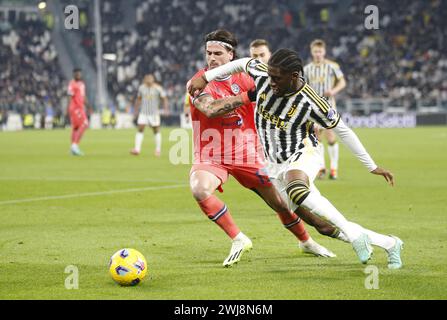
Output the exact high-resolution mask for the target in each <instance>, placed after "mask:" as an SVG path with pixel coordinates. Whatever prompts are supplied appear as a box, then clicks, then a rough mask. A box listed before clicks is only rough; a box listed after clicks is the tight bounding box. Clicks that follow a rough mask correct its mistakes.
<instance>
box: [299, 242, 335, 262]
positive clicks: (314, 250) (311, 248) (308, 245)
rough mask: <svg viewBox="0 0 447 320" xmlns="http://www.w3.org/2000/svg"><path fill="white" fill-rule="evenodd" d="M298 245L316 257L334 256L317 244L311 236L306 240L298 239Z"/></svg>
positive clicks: (303, 250)
mask: <svg viewBox="0 0 447 320" xmlns="http://www.w3.org/2000/svg"><path fill="white" fill-rule="evenodd" d="M299 247H300V248H301V251H302V252H304V253H310V254H313V255H315V256H317V257H324V258H334V257H336V255H335V253H333V252H332V251H330V250H328V249H326V248H325V247H323V246H322V245H320V244H318V243H317V242H315V241H314V240H313V239H312V238H309V240H307V241H300V243H299Z"/></svg>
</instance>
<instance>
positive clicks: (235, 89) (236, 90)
mask: <svg viewBox="0 0 447 320" xmlns="http://www.w3.org/2000/svg"><path fill="white" fill-rule="evenodd" d="M231 91H232V92H233V93H234V94H238V93H239V92H241V88H240V87H239V85H238V84H237V83H233V84H232V85H231Z"/></svg>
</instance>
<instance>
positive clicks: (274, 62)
mask: <svg viewBox="0 0 447 320" xmlns="http://www.w3.org/2000/svg"><path fill="white" fill-rule="evenodd" d="M268 65H269V66H271V67H277V68H280V69H281V70H283V71H286V72H295V71H297V72H299V73H300V75H301V74H303V61H302V60H301V58H300V56H299V55H298V52H296V51H293V50H290V49H279V50H277V51H275V53H273V54H272V56H271V57H270V59H269V62H268Z"/></svg>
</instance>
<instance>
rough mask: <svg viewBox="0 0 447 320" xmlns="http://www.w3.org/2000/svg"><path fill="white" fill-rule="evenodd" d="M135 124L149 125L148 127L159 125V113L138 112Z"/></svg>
mask: <svg viewBox="0 0 447 320" xmlns="http://www.w3.org/2000/svg"><path fill="white" fill-rule="evenodd" d="M137 124H138V125H139V126H140V125H145V126H150V127H159V126H160V115H159V114H156V115H147V114H143V113H140V114H139V115H138V119H137Z"/></svg>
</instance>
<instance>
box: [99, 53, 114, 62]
mask: <svg viewBox="0 0 447 320" xmlns="http://www.w3.org/2000/svg"><path fill="white" fill-rule="evenodd" d="M102 57H103V59H105V60H109V61H116V54H115V53H104V54H103V55H102Z"/></svg>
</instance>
